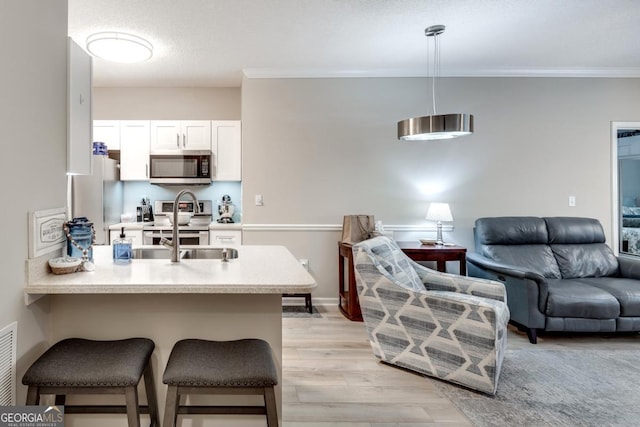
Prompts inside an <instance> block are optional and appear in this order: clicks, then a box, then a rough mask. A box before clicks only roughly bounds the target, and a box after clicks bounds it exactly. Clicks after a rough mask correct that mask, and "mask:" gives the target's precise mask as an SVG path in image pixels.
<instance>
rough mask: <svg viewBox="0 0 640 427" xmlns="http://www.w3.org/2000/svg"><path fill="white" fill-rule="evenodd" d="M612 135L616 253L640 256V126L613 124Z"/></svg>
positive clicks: (639, 124) (629, 123) (637, 123)
mask: <svg viewBox="0 0 640 427" xmlns="http://www.w3.org/2000/svg"><path fill="white" fill-rule="evenodd" d="M611 131H612V132H611V148H612V161H613V165H612V170H613V175H614V176H613V179H612V182H613V186H614V188H613V191H612V195H613V203H612V205H613V215H612V218H613V232H614V245H615V252H616V253H617V254H623V255H631V256H640V122H613V123H612V126H611Z"/></svg>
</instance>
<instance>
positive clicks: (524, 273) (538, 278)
mask: <svg viewBox="0 0 640 427" xmlns="http://www.w3.org/2000/svg"><path fill="white" fill-rule="evenodd" d="M467 262H468V263H471V264H473V265H475V266H476V267H478V268H480V269H482V270H488V271H491V272H493V273H495V274H497V275H498V276H500V275H505V276H510V277H515V278H517V279H530V280H533V281H535V282H537V283H546V279H545V278H544V276H543V275H542V274H540V273H536V272H535V271H531V270H526V269H524V268H522V267H519V266H517V265H510V264H504V263H501V262H496V261H494V260H492V259H490V258H487V257H485V256H482V255H480V254H479V253H476V252H469V253H468V254H467Z"/></svg>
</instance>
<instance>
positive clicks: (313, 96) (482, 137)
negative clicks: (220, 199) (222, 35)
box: [242, 78, 640, 297]
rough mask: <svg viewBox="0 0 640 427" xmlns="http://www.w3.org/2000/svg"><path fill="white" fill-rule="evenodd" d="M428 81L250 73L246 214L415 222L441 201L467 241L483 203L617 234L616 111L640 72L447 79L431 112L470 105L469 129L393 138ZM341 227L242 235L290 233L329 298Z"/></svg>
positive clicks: (248, 239)
mask: <svg viewBox="0 0 640 427" xmlns="http://www.w3.org/2000/svg"><path fill="white" fill-rule="evenodd" d="M428 93H429V92H428V87H427V81H426V80H425V79H419V78H371V79H244V81H243V87H242V121H243V189H242V191H243V211H244V217H243V223H247V224H273V223H276V224H278V223H284V224H288V223H295V224H340V223H341V222H342V217H343V215H345V214H352V213H371V214H374V215H375V216H376V219H380V220H382V221H383V222H384V223H385V224H400V225H402V224H406V225H420V224H426V220H424V216H425V214H426V210H427V207H428V204H429V202H431V201H443V202H449V203H450V205H451V209H452V212H453V216H454V218H455V223H454V225H455V230H454V231H453V232H451V233H445V238H446V239H448V240H449V241H453V242H456V243H459V244H462V245H464V246H467V247H468V248H470V249H471V248H472V245H473V237H472V228H473V223H474V221H475V219H476V218H478V217H482V216H499V215H540V216H543V215H549V216H552V215H565V216H588V217H595V218H598V219H600V220H601V221H602V223H603V225H604V227H605V231H606V233H607V235H608V236H611V205H610V203H611V194H610V193H611V160H610V132H611V131H610V122H611V121H634V120H636V121H637V120H640V110H638V104H637V100H638V99H640V79H587V78H583V79H570V78H566V79H562V78H546V79H540V78H455V79H451V78H449V79H442V80H441V82H440V94H441V97H440V99H439V103H438V106H439V112H441V113H446V112H468V113H472V114H474V117H475V133H474V135H472V136H469V137H465V138H460V139H458V140H453V141H436V142H399V141H398V140H397V138H396V123H397V121H399V120H402V119H405V118H409V117H414V116H419V115H425V114H426V113H427V112H428V100H427V94H428ZM255 194H262V195H263V196H264V206H260V207H258V206H255V205H254V203H253V198H254V195H255ZM569 195H574V196H576V200H577V206H576V207H573V208H569V207H568V203H567V201H568V196H569ZM339 237H340V234H339V233H338V232H336V231H308V232H288V231H277V230H276V231H262V230H256V231H250V232H245V233H244V242H245V243H249V244H251V243H283V244H286V245H288V246H289V247H290V248H291V249H292V251H293V252H294V255H296V256H297V257H299V258H309V265H310V267H311V270H312V273H313V274H314V276H315V277H316V280H317V281H318V283H319V288H318V290H317V291H316V292H315V293H314V294H315V295H317V296H321V297H336V296H337V258H338V257H337V241H338V240H339ZM430 237H433V236H430Z"/></svg>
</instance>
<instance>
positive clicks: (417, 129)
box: [398, 25, 473, 141]
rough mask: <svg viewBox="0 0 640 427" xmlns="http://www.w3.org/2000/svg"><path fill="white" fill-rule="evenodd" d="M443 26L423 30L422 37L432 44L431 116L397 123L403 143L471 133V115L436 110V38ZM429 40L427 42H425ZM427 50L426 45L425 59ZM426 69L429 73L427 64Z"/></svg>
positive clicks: (437, 76)
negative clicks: (431, 40) (441, 112)
mask: <svg viewBox="0 0 640 427" xmlns="http://www.w3.org/2000/svg"><path fill="white" fill-rule="evenodd" d="M444 29H445V26H444V25H432V26H431V27H427V28H426V29H425V30H424V35H425V36H427V37H428V38H430V39H433V42H434V55H433V56H434V60H433V74H432V76H431V103H432V109H433V111H432V113H433V114H432V115H430V116H423V117H414V118H411V119H406V120H402V121H400V122H398V139H400V140H403V141H424V140H435V139H451V138H457V137H459V136H464V135H470V134H472V133H473V115H471V114H462V113H456V114H440V115H438V113H437V110H436V91H437V89H438V78H439V77H440V43H439V41H438V36H440V35H441V34H442V33H444ZM428 41H429V39H428V40H427V42H428ZM428 56H429V49H428V45H427V57H428ZM427 69H428V71H430V67H429V64H428V63H427Z"/></svg>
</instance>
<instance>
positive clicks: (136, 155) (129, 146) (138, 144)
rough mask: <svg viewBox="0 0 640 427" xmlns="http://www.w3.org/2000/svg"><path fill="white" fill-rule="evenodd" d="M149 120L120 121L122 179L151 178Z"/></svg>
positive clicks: (141, 179) (143, 179)
mask: <svg viewBox="0 0 640 427" xmlns="http://www.w3.org/2000/svg"><path fill="white" fill-rule="evenodd" d="M149 139H150V128H149V121H148V120H121V121H120V180H121V181H146V180H148V179H149Z"/></svg>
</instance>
